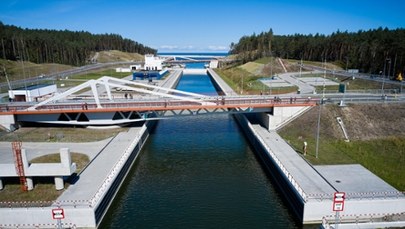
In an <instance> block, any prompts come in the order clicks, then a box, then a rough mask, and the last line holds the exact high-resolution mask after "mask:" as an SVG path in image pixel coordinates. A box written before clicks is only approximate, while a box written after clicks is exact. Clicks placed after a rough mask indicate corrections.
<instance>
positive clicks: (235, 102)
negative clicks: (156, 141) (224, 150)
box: [0, 96, 317, 113]
mask: <svg viewBox="0 0 405 229" xmlns="http://www.w3.org/2000/svg"><path fill="white" fill-rule="evenodd" d="M195 99H197V100H198V101H200V102H196V101H180V100H162V99H159V100H145V101H139V100H137V101H134V100H132V101H131V100H130V99H126V100H117V101H116V102H110V101H108V102H104V103H102V104H101V105H102V108H104V109H108V108H110V109H114V108H116V109H119V108H151V107H154V108H167V107H169V106H177V108H178V109H180V107H181V106H185V109H189V108H188V107H187V106H199V107H201V108H204V107H206V106H211V108H215V107H212V106H215V105H225V106H235V107H244V106H252V105H255V104H268V105H286V104H291V105H292V104H295V105H311V104H312V105H315V103H316V102H317V100H316V99H308V98H292V97H290V98H280V97H274V98H270V97H265V96H263V97H258V96H256V97H242V96H239V97H236V96H235V97H221V96H218V97H202V98H195ZM204 102H205V103H207V104H201V103H204ZM208 103H210V104H208ZM34 104H35V103H22V104H19V103H4V104H0V113H1V112H16V111H28V110H27V109H28V108H30V107H32V106H33V105H34ZM89 109H98V107H97V105H96V104H95V103H90V102H89V103H87V102H86V101H80V102H79V103H78V102H76V101H75V102H70V103H53V104H46V105H42V106H40V107H37V108H36V109H35V110H31V111H30V112H33V111H41V110H42V111H46V110H48V111H51V110H77V111H80V110H89Z"/></svg>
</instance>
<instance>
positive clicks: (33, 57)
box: [0, 22, 157, 66]
mask: <svg viewBox="0 0 405 229" xmlns="http://www.w3.org/2000/svg"><path fill="white" fill-rule="evenodd" d="M0 45H1V53H0V58H3V59H8V60H24V61H31V62H34V63H59V64H67V65H75V66H80V65H84V64H86V63H88V62H89V61H90V58H91V54H92V53H94V52H98V51H107V50H119V51H123V52H132V53H139V54H148V53H150V54H156V53H157V50H155V49H153V48H150V47H148V46H145V45H143V44H140V43H138V42H136V41H133V40H130V39H127V38H122V37H121V36H120V35H117V34H91V33H89V32H85V31H69V30H48V29H22V28H20V27H16V26H13V25H4V24H3V23H2V22H0Z"/></svg>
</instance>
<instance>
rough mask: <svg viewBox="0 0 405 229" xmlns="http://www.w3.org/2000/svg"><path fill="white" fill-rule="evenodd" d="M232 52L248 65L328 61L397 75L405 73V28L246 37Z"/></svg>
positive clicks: (368, 71) (235, 45)
mask: <svg viewBox="0 0 405 229" xmlns="http://www.w3.org/2000/svg"><path fill="white" fill-rule="evenodd" d="M230 49H231V50H230V53H231V54H238V55H237V56H238V59H239V60H240V61H241V62H243V63H245V62H248V61H252V60H255V59H258V58H261V57H268V56H274V57H281V58H288V59H296V60H300V59H302V60H306V61H327V62H334V63H336V64H339V65H340V66H341V67H342V68H343V69H359V71H360V72H364V73H372V74H384V75H386V76H392V77H393V76H394V75H395V76H396V75H397V74H399V73H402V74H403V73H404V71H405V29H395V30H389V29H387V28H384V29H383V28H381V27H380V28H378V29H373V30H368V31H363V30H360V31H358V32H347V31H345V32H341V31H337V32H334V33H332V34H330V35H322V34H315V35H312V34H309V35H303V34H294V35H274V34H273V31H272V29H270V30H269V31H268V32H262V33H260V34H253V35H250V36H243V37H241V38H240V39H239V42H238V43H231V45H230Z"/></svg>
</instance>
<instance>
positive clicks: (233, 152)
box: [100, 75, 301, 228]
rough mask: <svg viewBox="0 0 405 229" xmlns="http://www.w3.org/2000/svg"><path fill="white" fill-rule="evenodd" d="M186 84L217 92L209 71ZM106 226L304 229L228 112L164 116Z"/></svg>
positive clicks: (187, 79) (184, 83) (181, 84)
mask: <svg viewBox="0 0 405 229" xmlns="http://www.w3.org/2000/svg"><path fill="white" fill-rule="evenodd" d="M177 89H179V90H184V91H191V92H196V93H202V94H206V95H216V91H215V88H214V86H213V85H212V83H211V81H210V78H209V77H208V76H207V75H184V76H183V77H182V79H181V81H180V82H179V85H178V87H177ZM100 227H101V228H300V227H301V225H300V224H299V223H297V222H296V221H295V219H294V218H293V215H292V213H291V212H290V211H289V210H288V208H287V206H286V204H285V203H284V202H283V201H282V199H281V195H280V194H279V193H277V191H276V189H275V187H274V184H272V182H271V181H270V177H269V176H267V175H266V172H265V171H264V170H263V168H262V167H261V165H260V163H259V162H258V159H257V158H256V157H255V154H254V152H253V151H252V149H251V147H250V146H249V143H248V142H247V140H246V139H245V137H244V136H243V133H242V131H241V130H240V129H239V127H238V125H237V123H236V121H235V120H234V119H233V118H232V116H228V115H206V116H198V117H179V118H174V119H168V120H161V121H159V122H158V123H157V125H156V128H155V129H154V131H153V132H152V133H151V135H150V137H149V139H148V141H147V143H146V144H145V146H144V148H143V150H142V151H141V153H140V155H139V157H138V160H137V162H136V163H135V165H134V167H133V168H132V170H131V171H130V172H129V175H128V177H127V179H126V181H125V183H124V185H123V187H122V189H121V190H120V192H119V193H118V195H117V197H116V199H115V200H114V203H113V204H112V206H111V208H110V209H109V211H108V212H107V215H106V217H105V219H104V221H103V222H102V225H101V226H100Z"/></svg>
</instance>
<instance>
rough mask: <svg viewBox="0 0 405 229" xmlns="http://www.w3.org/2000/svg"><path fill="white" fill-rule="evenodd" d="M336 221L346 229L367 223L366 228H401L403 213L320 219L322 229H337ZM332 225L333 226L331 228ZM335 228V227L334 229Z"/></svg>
mask: <svg viewBox="0 0 405 229" xmlns="http://www.w3.org/2000/svg"><path fill="white" fill-rule="evenodd" d="M336 221H337V223H338V224H339V225H342V226H345V225H346V226H347V227H346V228H349V226H351V227H350V228H353V227H358V228H362V227H361V224H362V223H364V224H365V223H367V228H387V227H398V228H399V227H401V228H402V227H403V226H404V225H405V213H404V212H403V213H385V214H378V213H376V214H359V215H357V214H351V215H345V214H339V216H338V218H336V215H327V216H324V217H323V218H322V228H325V229H332V228H337V226H336V225H335V224H336ZM332 225H333V226H332ZM335 226H336V227H335Z"/></svg>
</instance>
